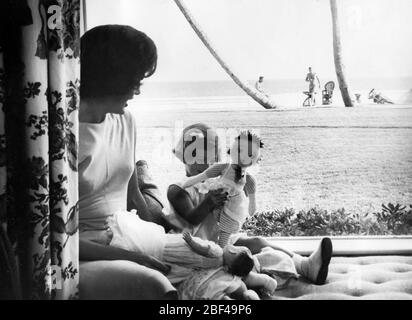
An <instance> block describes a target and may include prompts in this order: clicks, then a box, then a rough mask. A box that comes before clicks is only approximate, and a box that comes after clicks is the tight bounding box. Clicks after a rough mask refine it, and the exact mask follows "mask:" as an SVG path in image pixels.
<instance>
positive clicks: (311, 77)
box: [306, 67, 320, 106]
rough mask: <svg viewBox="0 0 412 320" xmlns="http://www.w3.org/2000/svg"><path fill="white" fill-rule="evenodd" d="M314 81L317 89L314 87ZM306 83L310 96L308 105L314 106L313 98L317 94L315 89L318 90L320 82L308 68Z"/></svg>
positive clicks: (310, 68) (314, 100)
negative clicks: (307, 83)
mask: <svg viewBox="0 0 412 320" xmlns="http://www.w3.org/2000/svg"><path fill="white" fill-rule="evenodd" d="M315 80H316V81H317V84H318V87H316V85H315ZM306 82H309V94H310V105H311V106H313V105H315V104H316V99H315V96H316V94H317V88H319V89H320V81H319V78H318V75H317V74H316V73H315V72H313V71H312V67H309V73H308V74H307V75H306Z"/></svg>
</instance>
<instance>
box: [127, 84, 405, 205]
mask: <svg viewBox="0 0 412 320" xmlns="http://www.w3.org/2000/svg"><path fill="white" fill-rule="evenodd" d="M354 92H356V91H354ZM359 93H361V94H362V98H363V101H362V102H363V103H362V104H358V105H356V106H355V107H354V108H345V107H344V106H343V104H342V102H341V98H340V96H339V95H335V99H334V103H333V105H330V106H322V105H318V106H315V107H310V108H304V107H302V106H301V102H302V101H303V98H304V95H303V94H301V93H287V94H279V95H276V97H274V98H275V100H276V101H277V102H278V103H279V104H280V105H281V107H279V108H278V109H276V110H265V109H263V108H262V107H260V106H259V105H258V104H257V103H255V102H254V101H253V100H252V99H251V98H249V97H247V96H232V97H204V98H202V97H191V98H173V99H166V98H164V99H144V98H143V96H142V97H137V98H136V99H135V100H134V101H133V102H132V103H130V104H129V110H130V111H131V112H132V113H133V114H134V115H135V116H136V119H137V122H138V125H139V127H140V128H141V130H140V134H141V139H140V146H139V156H140V157H141V158H144V159H146V160H148V161H149V164H150V168H151V171H152V174H153V177H154V179H155V180H156V181H157V182H158V184H159V186H160V188H161V190H162V191H165V190H166V188H167V186H168V185H169V184H170V183H173V182H174V181H177V180H179V179H181V177H182V175H183V174H184V168H183V166H182V164H181V163H179V162H178V161H177V160H176V159H175V158H174V156H173V155H172V154H171V149H172V148H173V146H174V144H175V143H176V139H177V138H178V134H179V132H181V129H182V128H183V127H184V126H187V125H189V124H192V123H196V122H204V123H207V124H209V125H210V126H213V127H215V128H219V129H230V128H233V129H253V130H255V131H257V132H259V133H260V134H261V136H262V138H263V139H264V142H265V148H264V150H263V157H264V160H263V162H262V163H261V165H260V166H259V167H256V168H254V169H253V170H252V172H253V173H254V174H255V176H256V178H257V181H258V209H259V210H261V211H262V210H273V209H283V208H294V209H296V210H300V209H307V208H310V207H314V206H319V207H321V208H324V209H328V210H334V209H339V208H345V209H346V210H347V211H349V212H359V213H367V212H371V211H379V210H380V208H381V205H382V203H387V202H393V203H401V204H405V205H408V204H411V203H412V146H411V141H410V137H411V134H412V100H411V92H408V91H386V92H385V95H386V96H388V97H390V98H391V99H393V100H394V101H395V102H396V103H397V104H395V105H376V104H373V103H372V101H371V100H367V99H366V97H367V94H368V92H362V91H359ZM319 98H320V95H319Z"/></svg>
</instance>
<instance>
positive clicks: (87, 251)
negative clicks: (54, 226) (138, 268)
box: [79, 239, 170, 274]
mask: <svg viewBox="0 0 412 320" xmlns="http://www.w3.org/2000/svg"><path fill="white" fill-rule="evenodd" d="M79 258H80V260H84V261H94V260H129V261H132V262H136V263H138V264H141V265H143V266H146V267H148V268H152V269H156V270H159V271H160V272H163V273H165V274H167V273H168V272H169V270H170V267H169V266H167V265H165V264H164V263H162V262H160V261H159V260H157V259H156V258H153V257H151V256H148V255H145V254H140V253H137V252H132V251H128V250H123V249H120V248H116V247H111V246H106V245H102V244H99V243H97V242H93V241H90V240H82V239H80V241H79Z"/></svg>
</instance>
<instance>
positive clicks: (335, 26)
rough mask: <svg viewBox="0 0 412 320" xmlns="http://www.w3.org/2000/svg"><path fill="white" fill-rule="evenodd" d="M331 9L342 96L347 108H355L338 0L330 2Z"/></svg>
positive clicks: (337, 71) (337, 70)
mask: <svg viewBox="0 0 412 320" xmlns="http://www.w3.org/2000/svg"><path fill="white" fill-rule="evenodd" d="M330 9H331V12H332V26H333V54H334V60H335V69H336V76H337V78H338V83H339V88H340V92H341V94H342V99H343V102H344V103H345V106H346V107H353V102H352V99H351V98H350V94H349V88H348V84H347V82H346V77H345V70H344V69H345V67H344V64H343V57H342V43H341V39H340V26H339V15H338V6H337V3H336V0H330Z"/></svg>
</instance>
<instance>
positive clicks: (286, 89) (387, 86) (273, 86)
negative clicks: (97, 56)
mask: <svg viewBox="0 0 412 320" xmlns="http://www.w3.org/2000/svg"><path fill="white" fill-rule="evenodd" d="M320 81H321V86H322V87H323V86H324V84H325V83H326V82H328V81H335V83H337V81H336V79H333V78H332V79H320ZM143 83H144V86H143V87H142V98H144V99H146V98H149V99H157V98H184V97H188V98H190V97H233V96H244V95H245V93H244V92H243V90H242V89H240V88H239V87H238V86H237V85H236V84H235V83H234V82H233V81H231V80H229V81H202V82H153V81H150V78H149V79H147V80H146V81H143ZM248 83H249V84H250V85H252V86H253V85H254V83H255V81H251V80H250V81H248ZM349 85H350V87H351V88H352V89H353V90H355V91H356V90H359V91H366V90H371V89H372V88H376V89H378V90H411V89H412V77H399V78H380V79H378V78H357V79H350V81H349ZM263 88H264V89H265V91H266V92H267V93H268V94H273V95H276V94H284V93H296V92H302V91H305V90H307V88H308V84H307V82H305V81H304V79H282V80H269V79H268V80H264V85H263Z"/></svg>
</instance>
